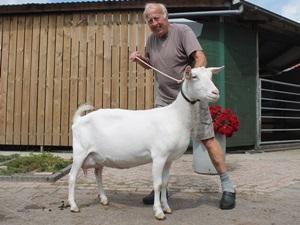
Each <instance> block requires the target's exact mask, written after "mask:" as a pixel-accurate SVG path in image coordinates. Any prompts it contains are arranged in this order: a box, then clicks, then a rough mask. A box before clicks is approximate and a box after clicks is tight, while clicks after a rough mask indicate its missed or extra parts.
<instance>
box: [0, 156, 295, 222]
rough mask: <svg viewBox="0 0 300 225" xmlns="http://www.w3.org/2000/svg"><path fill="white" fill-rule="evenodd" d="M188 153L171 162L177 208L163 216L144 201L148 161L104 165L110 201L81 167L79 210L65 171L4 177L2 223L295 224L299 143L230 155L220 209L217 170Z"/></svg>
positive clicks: (0, 194)
mask: <svg viewBox="0 0 300 225" xmlns="http://www.w3.org/2000/svg"><path fill="white" fill-rule="evenodd" d="M64 157H71V155H70V154H67V155H64ZM192 157H193V156H192V155H191V154H185V155H183V157H181V158H180V159H178V160H177V161H176V162H175V163H174V164H173V165H172V168H171V176H170V182H169V192H170V195H171V196H170V200H169V204H170V206H171V208H173V210H174V212H173V214H172V215H168V216H167V220H165V221H156V220H155V219H154V216H153V212H152V207H151V206H144V205H143V204H142V201H141V199H142V197H143V196H144V195H145V194H147V193H148V192H149V191H150V190H151V189H152V180H151V164H148V165H143V166H139V167H135V168H131V169H125V170H118V169H112V168H105V169H104V172H103V181H104V186H105V189H106V191H107V194H108V197H109V200H110V205H109V206H105V207H104V206H101V205H100V203H99V201H98V199H97V191H96V184H95V179H94V174H93V171H89V173H88V174H87V176H84V175H83V173H82V172H80V174H79V176H78V182H77V190H76V202H77V204H78V206H79V207H80V208H81V212H80V213H78V214H74V213H70V212H69V209H68V208H67V209H65V208H63V207H62V206H63V205H64V204H65V203H66V199H67V193H68V176H65V177H63V178H61V179H60V180H58V181H56V182H55V183H39V182H4V181H1V182H0V199H1V204H0V224H1V225H2V224H3V225H4V224H5V225H6V224H13V225H14V224H34V225H35V224H45V225H46V224H101V225H103V224H124V225H134V224H139V225H143V224H145V225H148V224H180V225H181V224H182V225H186V224H213V225H218V224H225V225H226V224H228V225H229V224H230V225H264V224H266V225H276V224H277V225H282V224H287V225H296V224H297V225H299V224H300V215H299V212H300V211H299V209H300V194H299V193H300V150H289V151H277V152H265V153H255V154H227V156H226V162H227V165H228V168H229V172H230V176H231V179H232V181H233V182H234V184H235V185H236V190H237V207H236V208H235V209H234V210H229V211H223V210H220V209H218V203H219V199H220V196H221V193H220V182H219V178H218V176H216V175H201V174H197V173H195V172H194V171H193V168H192V161H193V158H192Z"/></svg>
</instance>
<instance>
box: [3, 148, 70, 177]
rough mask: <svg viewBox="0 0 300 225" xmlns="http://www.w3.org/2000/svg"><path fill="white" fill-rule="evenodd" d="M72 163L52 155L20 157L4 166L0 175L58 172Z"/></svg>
mask: <svg viewBox="0 0 300 225" xmlns="http://www.w3.org/2000/svg"><path fill="white" fill-rule="evenodd" d="M70 163H71V161H70V160H65V159H63V158H61V157H59V156H54V155H53V154H50V153H42V154H30V155H29V156H19V157H17V158H15V159H13V160H10V161H8V162H6V163H3V164H2V168H0V175H13V174H23V173H30V172H53V173H55V172H58V171H60V170H62V169H63V168H65V167H67V166H68V165H69V164H70Z"/></svg>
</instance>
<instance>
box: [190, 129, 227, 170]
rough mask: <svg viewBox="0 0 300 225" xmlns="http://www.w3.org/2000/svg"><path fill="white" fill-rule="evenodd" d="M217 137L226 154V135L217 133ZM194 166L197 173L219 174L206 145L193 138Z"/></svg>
mask: <svg viewBox="0 0 300 225" xmlns="http://www.w3.org/2000/svg"><path fill="white" fill-rule="evenodd" d="M215 138H216V139H217V141H218V142H219V143H220V145H221V148H222V149H223V151H224V152H225V154H226V136H225V135H223V134H220V133H216V134H215ZM193 168H194V171H195V172H196V173H201V174H210V175H216V174H218V173H217V171H216V169H215V167H214V165H213V164H212V162H211V160H210V157H209V155H208V152H207V150H206V147H205V146H204V145H203V144H202V142H201V141H198V140H193Z"/></svg>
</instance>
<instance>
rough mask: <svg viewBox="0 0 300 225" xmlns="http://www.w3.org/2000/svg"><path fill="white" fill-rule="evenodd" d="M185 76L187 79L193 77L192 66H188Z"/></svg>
mask: <svg viewBox="0 0 300 225" xmlns="http://www.w3.org/2000/svg"><path fill="white" fill-rule="evenodd" d="M184 78H185V79H187V80H190V79H192V67H191V66H187V67H186V68H185V70H184Z"/></svg>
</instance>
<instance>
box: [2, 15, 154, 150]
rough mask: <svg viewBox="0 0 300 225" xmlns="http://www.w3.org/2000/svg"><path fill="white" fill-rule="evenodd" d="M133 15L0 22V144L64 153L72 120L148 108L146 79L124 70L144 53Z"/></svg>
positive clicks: (142, 31)
mask: <svg viewBox="0 0 300 225" xmlns="http://www.w3.org/2000/svg"><path fill="white" fill-rule="evenodd" d="M139 21H143V19H142V14H141V12H113V13H109V12H108V13H102V12H98V13H93V12H89V13H81V14H80V13H64V14H59V13H52V14H47V13H43V14H34V15H31V14H26V15H11V16H0V144H9V145H53V146H69V145H71V131H70V127H71V123H72V116H73V114H74V112H75V110H76V109H77V107H78V106H79V105H80V104H82V103H86V102H88V103H91V104H93V105H95V106H96V107H97V108H116V107H120V108H125V109H146V108H151V107H152V106H153V76H152V73H151V72H148V71H147V72H146V71H145V70H144V69H142V68H141V67H140V66H137V65H136V63H131V62H129V54H130V52H132V51H134V50H139V51H141V52H143V51H144V43H145V38H146V36H147V34H148V33H149V30H148V27H147V25H146V24H144V23H143V22H139Z"/></svg>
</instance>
